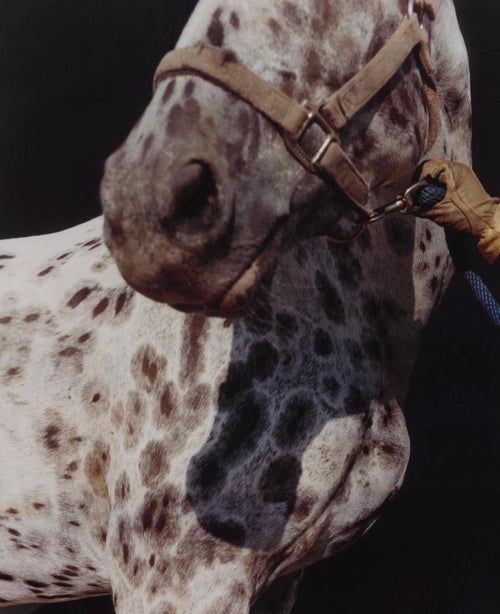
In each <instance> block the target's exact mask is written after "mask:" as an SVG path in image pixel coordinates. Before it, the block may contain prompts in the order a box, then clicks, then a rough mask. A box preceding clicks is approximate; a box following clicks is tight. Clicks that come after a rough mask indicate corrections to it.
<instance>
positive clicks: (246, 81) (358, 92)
mask: <svg viewBox="0 0 500 614" xmlns="http://www.w3.org/2000/svg"><path fill="white" fill-rule="evenodd" d="M429 1H430V0H426V2H429ZM416 49H417V50H418V58H419V67H420V71H421V74H422V81H423V93H424V95H425V98H426V101H427V109H428V114H429V131H428V138H427V147H426V151H425V153H427V151H429V149H431V147H432V146H433V144H434V142H435V140H436V138H437V135H438V133H439V129H440V113H439V99H438V93H437V89H436V82H435V80H434V76H433V67H432V62H431V59H430V55H429V51H428V35H427V32H426V30H425V29H423V28H422V27H421V20H420V17H419V16H418V14H416V13H415V14H413V15H411V16H408V17H406V16H405V17H404V18H403V21H402V23H401V25H400V26H399V27H398V29H397V30H396V31H395V32H394V34H393V35H392V36H391V37H390V38H389V40H388V41H387V42H386V43H385V45H384V46H383V47H382V49H380V51H379V52H378V53H377V54H376V55H375V56H374V57H373V58H372V59H371V60H370V61H369V62H368V64H367V65H366V66H365V67H364V68H363V69H362V70H361V71H360V72H359V73H358V74H357V75H355V76H354V77H353V78H352V79H351V80H350V81H348V82H347V83H345V84H344V85H343V86H342V87H341V88H340V89H339V90H338V91H337V92H335V93H334V94H333V95H332V96H330V97H329V98H327V99H326V100H324V101H323V102H321V103H320V104H319V105H316V106H310V105H307V104H306V105H300V104H298V103H297V102H295V101H294V100H293V99H292V98H290V97H289V96H287V95H286V94H285V93H284V92H282V91H280V90H278V89H276V88H275V87H273V86H272V85H270V84H269V83H267V82H266V81H264V80H262V79H261V78H260V77H258V76H257V75H256V74H255V73H253V72H252V71H251V70H249V69H248V68H247V67H246V66H244V65H243V64H240V63H239V62H237V61H236V60H235V58H234V57H233V55H232V54H231V53H230V52H228V51H224V50H222V49H217V48H214V47H209V46H206V45H198V46H195V47H189V48H185V49H176V50H174V51H172V52H170V53H168V54H167V55H166V56H165V57H164V58H163V59H162V61H161V62H160V65H159V66H158V69H157V71H156V74H155V78H154V88H155V89H156V87H157V86H158V84H159V83H160V81H162V80H163V79H165V78H166V77H168V76H173V75H182V74H195V75H198V76H200V77H203V78H204V79H206V80H208V81H211V82H212V83H214V84H216V85H217V86H219V87H221V88H223V89H225V90H227V91H229V92H231V93H233V94H235V95H236V96H237V97H239V98H240V99H242V100H244V101H245V102H247V103H248V104H250V105H252V106H253V107H254V108H255V109H256V110H257V111H259V112H260V113H261V114H262V115H264V116H265V117H266V118H267V119H268V120H269V121H271V122H272V123H273V124H274V125H275V126H276V127H277V128H278V129H279V130H280V132H281V134H282V136H283V138H284V140H285V143H286V145H287V147H288V149H289V151H290V153H291V154H292V155H293V156H294V157H295V158H296V159H297V160H298V161H299V162H300V163H301V164H302V166H304V168H305V169H306V170H308V171H309V172H311V173H315V174H317V175H319V176H321V177H322V178H323V179H324V180H326V181H330V182H333V183H334V184H335V185H337V186H338V187H340V188H341V189H342V191H343V192H344V193H345V194H346V195H347V196H348V198H349V199H350V200H351V202H352V203H353V204H354V205H355V207H356V208H357V210H358V212H359V213H361V215H362V218H363V219H364V220H369V219H370V217H371V215H372V213H373V212H372V211H371V209H370V208H369V207H368V197H369V192H370V189H369V186H368V184H367V183H366V181H365V179H364V178H363V176H362V175H361V173H360V172H359V170H358V169H357V167H356V165H355V164H354V162H353V161H352V160H351V159H350V158H349V156H348V155H347V154H346V153H345V152H344V151H343V149H342V147H341V144H340V137H339V131H340V130H341V129H342V128H343V127H344V126H345V125H346V124H347V123H348V122H349V121H350V120H352V118H353V117H354V115H356V113H358V111H360V110H361V109H362V108H363V107H365V106H366V105H367V104H368V102H369V101H370V100H371V99H372V98H373V97H374V96H375V95H376V94H377V93H378V92H380V90H381V89H382V88H383V87H384V86H385V85H386V84H387V83H388V82H389V80H390V79H391V78H392V77H393V76H394V75H395V74H396V73H397V71H398V70H399V69H400V68H401V66H402V65H403V64H404V62H405V61H406V59H407V58H408V57H409V55H410V54H411V53H412V52H413V51H414V50H416ZM314 126H315V127H316V130H317V129H318V128H319V129H320V131H322V132H323V133H324V140H323V142H322V144H321V145H320V147H319V148H318V149H317V150H316V151H315V152H312V153H311V152H310V151H306V150H305V149H304V146H303V144H304V140H305V137H306V135H307V133H308V131H309V130H310V129H311V128H313V127H314Z"/></svg>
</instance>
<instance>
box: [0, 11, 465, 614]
mask: <svg viewBox="0 0 500 614" xmlns="http://www.w3.org/2000/svg"><path fill="white" fill-rule="evenodd" d="M407 8H408V7H407V3H406V2H402V1H400V0H375V1H374V0H357V1H356V2H355V3H346V2H341V1H336V0H302V1H301V2H300V3H299V2H291V1H285V0H276V1H275V2H272V3H269V2H264V1H263V0H254V1H253V2H252V3H250V2H241V1H238V2H237V1H236V0H200V2H199V4H198V6H197V8H196V10H195V12H194V14H193V16H192V17H191V19H190V21H189V23H188V25H187V27H186V29H185V31H184V33H183V35H182V37H181V39H180V42H179V46H180V47H189V46H192V45H196V44H204V45H206V46H207V47H209V48H210V49H217V48H219V49H223V50H224V52H223V63H225V62H230V63H235V64H236V62H238V63H244V64H245V65H246V66H247V67H248V68H249V69H251V70H252V71H253V73H255V74H257V75H259V77H260V78H262V79H265V80H266V81H267V82H268V83H270V84H273V85H274V86H275V87H276V88H277V89H279V90H281V91H283V92H285V93H286V94H287V96H289V97H291V98H293V99H294V100H297V101H300V100H302V99H304V98H307V99H308V100H309V101H319V100H322V99H324V98H325V97H327V96H328V95H329V94H330V93H331V92H332V91H336V90H338V89H339V88H340V87H341V86H342V84H344V83H346V82H347V81H348V80H349V79H350V78H351V77H352V76H353V75H355V74H357V73H359V71H360V70H361V69H362V68H363V66H366V65H367V63H368V62H369V60H370V59H371V58H372V57H374V56H375V54H376V53H377V52H378V51H379V50H380V49H381V48H382V47H383V46H384V44H385V42H386V41H387V40H388V39H389V37H390V36H391V34H392V33H393V32H394V31H395V30H396V29H397V28H398V26H399V24H400V23H401V22H402V20H404V19H406V17H405V16H406V14H407ZM435 12H436V15H435V20H434V21H433V22H432V23H430V22H427V21H426V22H425V24H424V25H425V27H426V28H428V29H429V32H430V52H431V56H432V60H433V62H434V65H435V67H436V80H437V90H438V93H439V100H440V107H439V114H440V120H441V130H440V132H439V135H438V138H437V140H436V143H435V145H434V147H433V149H432V151H431V152H429V153H428V154H427V155H428V156H443V157H447V158H452V159H458V160H463V161H469V160H470V91H469V75H468V60H467V53H466V50H465V46H464V43H463V39H462V37H461V34H460V30H459V27H458V24H457V20H456V15H455V11H454V7H453V4H452V2H451V1H450V0H438V1H436V2H435ZM204 48H205V47H204ZM422 79H423V76H422V70H421V67H420V65H419V59H418V57H417V55H416V54H414V53H412V54H410V55H409V57H408V59H407V60H406V61H405V62H404V63H403V64H402V66H401V68H400V69H399V70H398V72H397V74H396V75H395V76H394V77H393V78H391V79H390V80H389V82H388V83H387V85H386V86H385V87H384V88H383V89H382V90H381V91H380V92H379V93H378V94H377V95H375V96H374V97H373V98H372V99H370V100H369V101H368V104H367V105H366V106H364V108H363V109H362V110H360V111H359V113H357V114H356V116H355V117H354V119H353V121H351V122H349V123H348V124H347V125H346V126H345V127H344V128H343V129H342V131H341V133H340V137H339V138H340V139H341V145H342V150H343V151H344V152H345V153H346V154H347V155H348V156H349V158H350V159H351V160H352V161H353V162H354V163H355V164H356V166H357V168H358V169H359V171H360V173H361V174H362V175H363V177H364V180H365V181H366V182H367V183H368V185H369V187H370V190H369V203H368V204H369V205H370V207H372V208H374V207H376V206H377V205H379V204H381V203H384V202H386V201H388V200H390V199H391V198H393V197H394V196H395V194H397V193H398V192H399V191H400V190H401V189H402V188H403V187H404V186H406V185H408V183H409V182H410V179H411V175H412V173H413V171H414V169H415V167H416V165H417V163H418V161H419V160H420V159H421V158H422V156H423V154H424V151H425V149H426V141H427V137H428V130H429V121H428V120H429V118H428V113H427V106H426V103H425V99H424V96H423V93H422V85H423V81H422ZM285 140H286V139H284V138H283V135H282V134H280V132H279V131H277V130H276V128H275V126H274V125H272V123H271V122H269V121H268V118H266V117H264V116H263V114H262V113H260V112H259V111H258V110H256V109H255V108H254V107H252V106H251V105H249V104H248V103H247V102H246V101H244V100H242V99H241V98H240V97H238V96H235V95H233V94H232V93H231V92H230V91H227V90H225V89H223V88H221V87H220V84H217V83H214V82H213V81H212V80H210V79H207V78H205V77H204V76H203V75H200V74H197V75H193V74H184V73H182V72H179V73H177V74H170V75H165V76H164V77H163V78H161V79H159V80H158V82H157V87H156V91H155V94H154V96H153V98H152V101H151V104H150V105H149V107H148V108H147V110H146V112H145V114H144V116H143V118H142V119H141V120H140V122H139V123H138V125H137V126H136V128H135V129H134V130H133V132H132V133H131V135H130V137H129V138H128V139H127V141H126V142H125V143H124V145H123V146H122V147H121V148H120V150H119V151H118V152H117V153H116V154H114V155H113V156H112V158H111V159H110V160H109V161H108V164H107V170H106V176H105V179H104V183H103V188H102V198H103V205H104V212H105V237H106V243H107V245H108V246H109V248H110V250H111V252H112V254H113V257H112V256H111V254H110V252H109V251H108V250H107V248H106V246H105V245H104V244H103V242H102V240H101V227H102V219H101V218H99V219H96V220H93V221H91V222H89V223H87V224H84V225H81V226H78V227H76V228H72V229H70V230H67V231H65V232H62V233H58V234H53V235H48V236H41V237H32V238H29V239H17V240H7V241H3V242H1V243H0V279H1V286H0V293H1V299H0V395H1V396H0V403H1V404H0V408H1V409H0V411H1V422H0V468H1V471H0V552H1V556H0V604H1V605H12V604H18V603H23V602H34V601H38V602H47V601H50V600H54V601H57V600H70V599H74V598H77V597H81V596H90V595H95V594H101V593H109V592H112V594H113V598H114V603H115V608H116V611H117V612H118V613H119V614H128V613H130V614H166V613H174V612H177V613H180V612H196V613H204V614H208V613H212V614H215V613H217V614H218V613H221V612H223V613H230V614H232V613H235V614H236V613H238V614H239V613H243V612H249V611H252V612H263V611H267V612H285V611H289V609H290V607H291V606H292V604H293V593H294V589H295V587H296V583H295V582H294V578H295V577H296V574H297V573H298V572H299V571H300V570H301V569H302V568H303V567H305V566H306V565H308V564H311V563H313V562H314V561H317V560H320V559H322V558H324V557H327V556H329V555H331V554H334V553H335V552H337V551H338V550H339V549H341V548H343V547H344V546H346V545H348V544H349V543H351V542H352V541H353V540H355V539H356V538H358V537H360V536H361V535H362V534H363V533H364V532H365V531H366V530H367V529H368V528H369V527H370V526H371V525H372V524H373V522H374V521H375V520H376V518H377V516H378V515H379V514H380V512H381V510H382V508H383V507H384V505H385V504H386V503H387V502H388V501H389V500H390V499H391V498H392V497H393V496H394V494H395V493H396V492H397V490H398V488H399V486H400V485H401V482H402V480H403V475H404V472H405V468H406V464H407V460H408V454H409V441H408V434H407V430H406V426H405V421H404V417H403V413H402V409H401V408H402V406H403V403H404V396H405V392H406V389H407V385H408V380H409V377H410V374H411V370H412V365H413V362H414V360H415V357H416V353H417V350H418V344H419V339H420V337H421V333H422V330H423V328H424V326H425V324H426V322H427V320H428V319H429V317H430V314H431V312H432V310H433V308H434V307H435V305H436V303H437V302H438V300H439V297H440V296H441V293H442V291H443V289H444V288H445V286H446V284H447V282H448V280H449V277H450V265H449V260H448V257H447V251H446V246H445V240H444V236H443V234H442V232H441V231H440V230H439V229H437V228H434V227H430V226H429V225H428V223H427V222H424V221H421V220H417V219H414V218H412V217H409V216H397V217H392V218H388V219H387V220H385V221H383V222H381V223H380V224H378V225H373V226H371V227H370V228H368V229H366V230H365V231H364V232H363V233H362V234H361V235H360V236H359V238H358V239H357V240H356V241H354V242H351V243H348V244H345V245H338V244H331V243H329V242H328V241H327V240H326V239H325V238H323V237H321V236H319V235H323V234H328V233H333V232H337V230H338V226H339V225H340V226H341V227H342V225H343V224H344V222H342V220H343V219H344V218H349V215H350V213H349V211H350V210H351V207H350V203H349V200H348V199H347V198H346V196H345V194H344V191H343V190H340V189H339V187H338V186H336V185H334V184H333V183H330V182H325V181H323V180H322V179H321V178H320V177H318V176H316V175H315V174H313V173H311V172H309V170H307V169H305V168H304V167H303V166H302V165H301V164H300V163H299V162H298V161H297V160H295V158H293V157H292V156H291V155H290V152H289V144H288V147H287V145H286V143H285ZM117 265H118V266H117ZM119 271H120V272H121V274H122V275H120V272H119ZM123 278H125V279H126V280H127V281H128V284H125V282H124V281H123ZM132 288H134V289H132ZM144 294H145V295H147V296H149V297H151V298H154V299H156V301H152V300H150V299H149V298H146V297H144V296H143V295H144ZM172 306H174V307H176V308H177V309H173V308H172ZM181 310H182V311H181ZM237 311H238V312H240V313H239V315H241V317H239V318H236V317H234V316H235V314H236V312H237ZM210 316H222V317H210ZM294 574H295V575H294ZM289 578H291V580H289ZM334 580H335V579H334V578H332V581H334Z"/></svg>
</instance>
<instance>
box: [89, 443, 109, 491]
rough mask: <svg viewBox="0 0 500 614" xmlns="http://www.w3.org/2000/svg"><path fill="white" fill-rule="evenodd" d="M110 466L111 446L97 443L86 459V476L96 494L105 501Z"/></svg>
mask: <svg viewBox="0 0 500 614" xmlns="http://www.w3.org/2000/svg"><path fill="white" fill-rule="evenodd" d="M109 464H110V457H109V446H108V445H107V444H105V443H103V442H102V441H98V442H96V443H95V445H94V448H93V450H92V451H91V452H90V453H89V454H88V455H87V457H86V459H85V475H86V476H87V478H88V480H89V482H90V485H91V487H92V490H93V491H94V493H95V494H96V495H97V496H98V497H101V498H103V499H104V498H106V497H107V495H108V487H107V484H106V476H107V473H108V471H109Z"/></svg>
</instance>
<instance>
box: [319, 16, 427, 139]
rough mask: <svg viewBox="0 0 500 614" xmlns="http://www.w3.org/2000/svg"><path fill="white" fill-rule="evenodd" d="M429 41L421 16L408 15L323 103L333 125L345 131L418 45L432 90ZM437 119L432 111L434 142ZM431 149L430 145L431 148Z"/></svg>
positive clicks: (424, 70) (423, 67) (323, 109)
mask: <svg viewBox="0 0 500 614" xmlns="http://www.w3.org/2000/svg"><path fill="white" fill-rule="evenodd" d="M427 44H428V36H427V32H426V31H425V30H424V29H423V28H421V27H420V21H419V18H418V15H417V14H414V15H412V16H411V17H405V18H404V19H403V22H402V23H401V25H400V26H399V28H398V29H397V30H396V31H395V32H394V34H393V35H392V36H391V37H390V38H389V40H388V41H387V42H386V43H385V45H384V46H383V47H382V48H381V49H380V50H379V51H378V53H377V54H376V55H375V56H374V57H373V58H372V59H371V60H370V61H369V62H368V64H367V65H366V66H365V67H364V68H363V69H362V70H361V71H360V72H359V73H357V74H356V75H355V76H354V77H353V78H352V79H351V80H350V81H348V82H347V83H345V84H344V85H343V86H342V87H341V88H340V89H339V90H338V91H337V92H335V93H334V94H332V96H330V98H328V99H327V100H326V102H325V103H324V104H323V105H322V106H321V113H322V114H323V115H324V117H325V118H326V119H327V121H328V122H329V123H331V124H332V126H334V127H335V128H336V129H337V130H341V129H342V128H343V127H344V126H345V125H346V124H347V122H349V121H350V120H351V119H352V118H353V117H354V115H356V113H358V112H359V111H360V110H361V109H362V108H364V107H365V106H366V105H367V103H368V102H369V101H370V100H371V99H372V98H373V97H374V96H375V95H376V94H377V93H378V92H380V90H381V89H382V88H383V87H384V86H385V85H386V84H387V83H388V82H389V81H390V79H391V78H392V77H393V76H394V75H395V74H396V73H397V72H398V70H399V69H400V68H401V66H402V65H403V64H404V62H405V60H406V59H407V58H408V56H409V55H410V54H411V53H412V51H413V50H414V49H415V47H417V46H420V58H421V69H422V71H423V72H424V75H423V77H424V80H425V82H426V84H427V86H428V87H429V88H431V89H432V84H434V78H433V69H432V62H431V60H430V57H429V55H428V53H427ZM434 89H435V87H434ZM426 97H427V99H428V100H427V101H428V104H429V106H432V102H433V101H430V100H429V98H430V97H429V95H428V92H426ZM437 120H438V118H437V117H436V115H435V113H431V112H429V134H430V136H431V137H432V138H431V139H429V140H431V141H433V140H435V137H434V136H433V135H435V134H436V135H437V132H439V124H438V121H437ZM429 149H430V146H429V145H428V148H427V151H428V150H429Z"/></svg>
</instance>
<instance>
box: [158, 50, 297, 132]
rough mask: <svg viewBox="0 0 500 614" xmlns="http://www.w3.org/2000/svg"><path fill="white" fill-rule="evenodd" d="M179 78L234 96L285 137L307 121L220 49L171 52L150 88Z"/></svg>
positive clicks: (292, 103) (288, 100) (293, 105)
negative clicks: (169, 78)
mask: <svg viewBox="0 0 500 614" xmlns="http://www.w3.org/2000/svg"><path fill="white" fill-rule="evenodd" d="M179 74H197V75H199V76H200V77H203V78H205V79H208V80H209V81H212V82H213V83H215V84H216V85H218V86H219V87H223V88H224V89H226V90H228V91H229V92H232V93H234V94H236V95H237V96H238V97H239V98H242V99H243V100H245V101H246V102H248V103H249V104H251V105H252V106H253V107H255V108H256V109H257V110H258V111H260V112H261V113H262V114H263V115H265V116H266V117H267V118H268V119H270V120H271V121H272V122H273V123H275V124H276V125H278V126H280V127H281V128H282V129H283V130H284V131H285V132H287V133H289V134H295V133H296V132H298V131H299V130H300V128H301V127H302V126H303V125H304V122H305V121H306V119H307V109H305V108H304V107H303V106H301V105H300V104H297V103H296V102H295V101H294V100H292V99H291V98H290V97H289V96H287V95H286V94H285V93H283V92H281V91H280V90H278V89H276V88H275V87H273V86H272V85H271V84H270V83H267V82H266V81H263V80H262V79H261V78H260V77H258V76H257V75H256V74H255V73H253V72H252V71H251V70H249V69H248V68H247V67H246V66H244V65H243V64H240V63H239V62H237V61H236V60H235V59H234V56H233V55H232V54H230V53H228V52H227V51H224V50H223V49H218V48H215V47H208V46H206V45H196V46H194V47H187V48H185V49H174V50H173V51H171V52H170V53H167V55H166V56H165V57H164V58H163V59H162V61H161V62H160V65H159V66H158V68H157V69H156V74H155V78H154V87H155V88H156V87H157V86H158V83H159V82H160V81H161V80H162V79H164V78H165V77H166V76H172V75H179Z"/></svg>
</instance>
